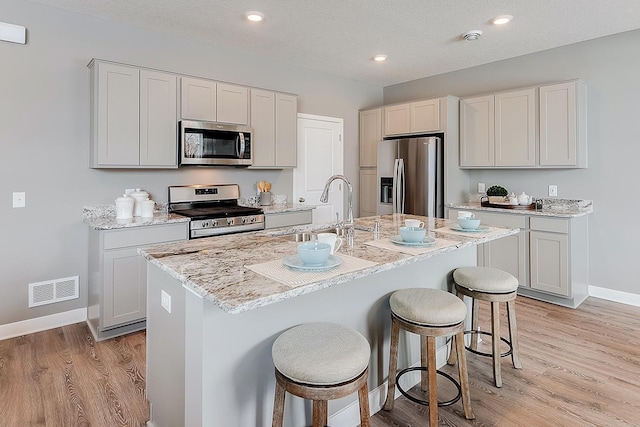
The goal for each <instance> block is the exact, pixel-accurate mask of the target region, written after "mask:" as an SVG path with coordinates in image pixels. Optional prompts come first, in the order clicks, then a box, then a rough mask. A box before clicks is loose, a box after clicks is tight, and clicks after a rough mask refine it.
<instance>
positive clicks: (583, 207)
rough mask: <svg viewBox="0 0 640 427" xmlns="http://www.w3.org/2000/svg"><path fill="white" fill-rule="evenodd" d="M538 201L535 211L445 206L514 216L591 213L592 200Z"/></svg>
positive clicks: (466, 204) (471, 204) (475, 205)
mask: <svg viewBox="0 0 640 427" xmlns="http://www.w3.org/2000/svg"><path fill="white" fill-rule="evenodd" d="M538 201H540V202H541V204H542V208H540V209H535V210H529V209H509V208H494V207H485V206H481V204H480V202H458V203H447V205H446V206H447V207H448V208H452V209H468V210H477V211H488V212H500V213H508V214H516V215H536V216H549V217H557V218H575V217H578V216H583V215H588V214H590V213H592V212H593V201H592V200H574V199H538Z"/></svg>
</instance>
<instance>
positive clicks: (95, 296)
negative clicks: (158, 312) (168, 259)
mask: <svg viewBox="0 0 640 427" xmlns="http://www.w3.org/2000/svg"><path fill="white" fill-rule="evenodd" d="M188 227H189V225H188V223H179V224H163V225H150V226H143V227H135V228H128V229H126V228H125V229H118V230H91V231H90V233H89V296H88V308H87V323H88V324H89V328H90V329H91V331H92V333H93V335H94V336H95V338H96V340H98V341H100V340H103V339H106V338H112V337H115V336H118V335H123V334H126V333H129V332H134V331H137V330H140V329H144V328H145V327H146V316H147V263H146V261H145V260H144V259H143V258H142V256H140V255H138V247H141V246H148V245H152V244H156V243H164V242H171V241H182V240H187V239H188V235H189V234H188V233H189V231H188Z"/></svg>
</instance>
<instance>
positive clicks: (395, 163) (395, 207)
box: [391, 159, 400, 213]
mask: <svg viewBox="0 0 640 427" xmlns="http://www.w3.org/2000/svg"><path fill="white" fill-rule="evenodd" d="M399 166H400V159H395V160H394V161H393V187H392V188H391V195H392V197H391V201H392V203H393V213H396V212H398V168H399Z"/></svg>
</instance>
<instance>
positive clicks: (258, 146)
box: [251, 89, 298, 168]
mask: <svg viewBox="0 0 640 427" xmlns="http://www.w3.org/2000/svg"><path fill="white" fill-rule="evenodd" d="M297 115H298V100H297V97H295V96H294V95H286V94H282V93H275V92H271V91H266V90H260V89H251V127H252V128H253V166H252V167H254V168H293V167H295V166H296V161H297V150H296V146H297V138H298V133H297Z"/></svg>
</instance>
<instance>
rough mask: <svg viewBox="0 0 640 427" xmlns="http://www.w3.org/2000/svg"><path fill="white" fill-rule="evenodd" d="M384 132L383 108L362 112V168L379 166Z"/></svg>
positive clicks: (360, 136)
mask: <svg viewBox="0 0 640 427" xmlns="http://www.w3.org/2000/svg"><path fill="white" fill-rule="evenodd" d="M382 131H383V129H382V108H374V109H373V110H366V111H360V135H359V142H360V167H361V168H363V167H374V168H375V167H376V166H377V161H378V160H377V153H378V142H380V141H382ZM374 211H375V209H374Z"/></svg>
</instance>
